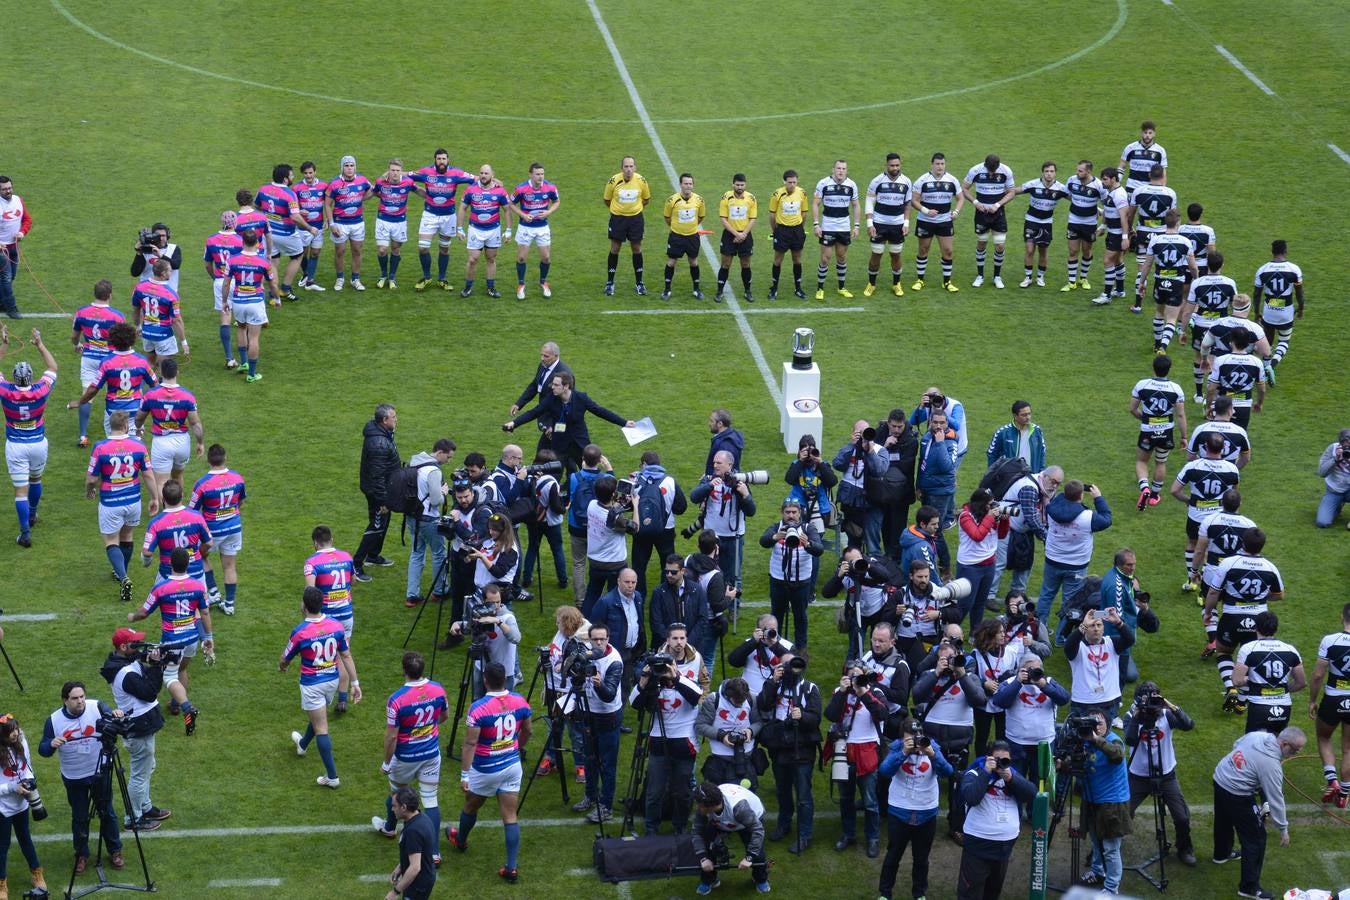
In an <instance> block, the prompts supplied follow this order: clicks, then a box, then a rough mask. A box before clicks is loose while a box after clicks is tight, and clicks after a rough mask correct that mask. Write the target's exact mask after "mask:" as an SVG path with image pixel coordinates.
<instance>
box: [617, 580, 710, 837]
mask: <svg viewBox="0 0 1350 900" xmlns="http://www.w3.org/2000/svg"><path fill="white" fill-rule="evenodd" d="M630 571H631V570H630ZM636 580H637V579H636V576H634V582H636ZM702 699H703V689H702V688H700V687H699V686H698V682H696V681H694V680H693V679H691V678H686V677H685V676H683V675H681V674H680V673H679V670H678V669H677V668H676V666H675V662H674V660H672V659H671V657H670V656H667V655H663V654H660V653H653V654H649V655H648V656H647V657H646V659H645V660H643V661H642V662H641V666H640V668H639V674H638V679H637V685H636V686H635V687H634V688H633V691H632V693H631V694H630V695H629V698H628V702H629V704H630V705H631V706H632V707H633V708H634V709H638V710H642V711H645V712H647V713H649V714H651V728H650V730H649V731H648V733H647V753H648V757H647V781H646V790H647V799H646V810H645V815H644V816H643V834H646V835H652V834H657V833H658V832H659V831H660V830H661V818H662V808H663V807H664V806H665V803H666V800H667V797H669V800H670V804H671V823H670V824H671V825H672V826H673V827H674V829H675V833H676V834H683V833H684V830H685V828H686V827H687V826H688V824H689V786H690V783H691V782H692V781H693V778H694V760H695V758H696V757H697V755H698V743H697V740H696V738H695V735H694V720H695V718H697V716H698V704H699V701H700V700H702Z"/></svg>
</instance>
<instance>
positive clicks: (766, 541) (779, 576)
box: [759, 497, 825, 650]
mask: <svg viewBox="0 0 1350 900" xmlns="http://www.w3.org/2000/svg"><path fill="white" fill-rule="evenodd" d="M759 545H760V546H761V547H764V548H766V549H768V551H769V605H770V607H771V608H772V611H773V614H774V616H776V617H777V618H778V620H779V621H780V622H783V621H786V618H785V617H786V616H787V615H788V614H789V612H791V614H792V639H793V642H794V643H795V644H796V645H797V648H798V649H799V650H805V649H806V643H807V640H808V629H807V624H808V623H807V618H806V607H807V604H808V603H809V602H810V600H811V573H812V571H813V570H814V569H815V565H816V564H815V559H814V558H815V557H818V556H820V555H821V554H822V553H824V552H825V546H824V544H822V543H821V540H820V533H819V532H817V531H816V529H815V528H813V527H812V526H811V525H810V523H808V522H805V521H803V520H802V507H801V504H800V503H798V502H797V501H796V500H794V499H792V498H791V497H788V498H787V499H785V500H784V501H783V506H782V516H781V517H780V518H779V520H778V521H777V522H776V523H774V524H773V525H770V526H769V527H768V528H766V529H765V530H764V533H763V534H762V535H760V538H759Z"/></svg>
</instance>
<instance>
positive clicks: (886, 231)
mask: <svg viewBox="0 0 1350 900" xmlns="http://www.w3.org/2000/svg"><path fill="white" fill-rule="evenodd" d="M872 227H873V228H875V229H876V230H877V236H876V237H869V238H868V240H869V241H871V242H872V243H874V244H891V245H892V246H895V247H899V246H902V245H903V244H904V243H905V226H903V225H873V226H872Z"/></svg>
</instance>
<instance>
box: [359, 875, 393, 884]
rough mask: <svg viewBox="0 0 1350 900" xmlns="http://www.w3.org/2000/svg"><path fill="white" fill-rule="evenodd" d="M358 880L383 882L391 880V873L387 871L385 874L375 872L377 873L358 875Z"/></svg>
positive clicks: (369, 882) (374, 882) (370, 882)
mask: <svg viewBox="0 0 1350 900" xmlns="http://www.w3.org/2000/svg"><path fill="white" fill-rule="evenodd" d="M356 880H357V881H364V882H366V883H367V884H377V883H383V882H387V881H389V873H388V872H385V873H384V874H383V875H380V874H375V875H358V876H356Z"/></svg>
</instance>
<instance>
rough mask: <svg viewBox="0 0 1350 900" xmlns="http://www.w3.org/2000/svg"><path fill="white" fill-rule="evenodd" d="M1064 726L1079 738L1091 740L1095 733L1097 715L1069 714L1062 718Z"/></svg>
mask: <svg viewBox="0 0 1350 900" xmlns="http://www.w3.org/2000/svg"><path fill="white" fill-rule="evenodd" d="M1064 728H1065V730H1067V731H1070V732H1072V733H1073V734H1074V736H1075V737H1077V738H1079V739H1080V740H1084V741H1086V740H1091V739H1092V738H1093V737H1095V736H1096V734H1097V717H1096V716H1069V718H1067V719H1065V720H1064Z"/></svg>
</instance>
